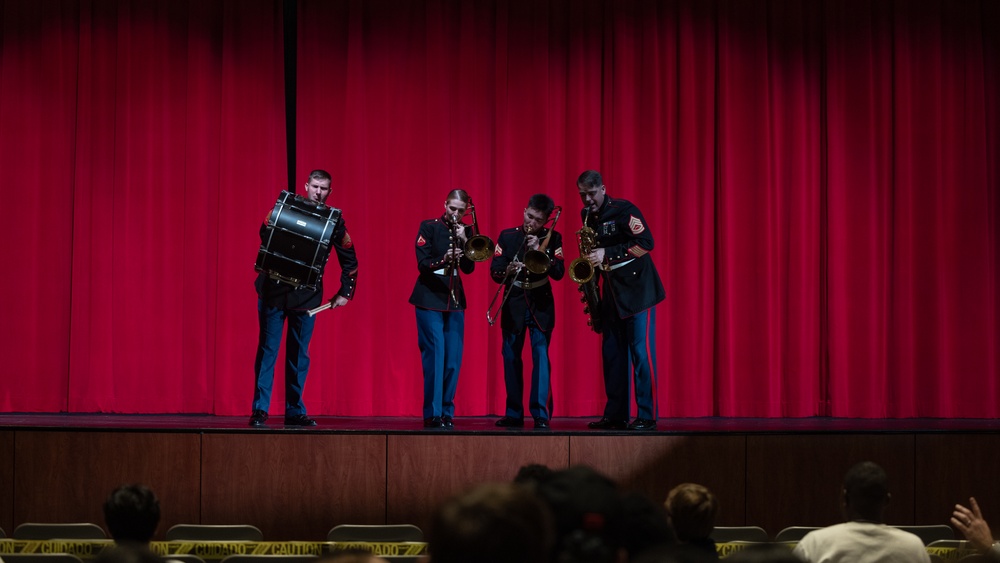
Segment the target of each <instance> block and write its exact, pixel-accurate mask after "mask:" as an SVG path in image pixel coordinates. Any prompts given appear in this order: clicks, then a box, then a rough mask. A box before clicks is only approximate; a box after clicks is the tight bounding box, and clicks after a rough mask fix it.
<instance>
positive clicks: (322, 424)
mask: <svg viewBox="0 0 1000 563" xmlns="http://www.w3.org/2000/svg"><path fill="white" fill-rule="evenodd" d="M314 418H315V419H316V421H317V422H318V423H319V424H318V426H316V427H312V428H300V427H285V426H284V425H283V424H282V417H281V416H280V415H278V416H272V417H271V419H270V420H269V421H268V425H267V426H266V427H264V428H251V427H249V426H247V421H248V417H247V416H212V415H195V414H190V415H181V414H66V413H20V414H19V413H4V414H0V430H54V429H58V430H74V429H79V430H88V431H94V430H114V431H142V432H157V431H162V432H175V433H176V432H181V433H183V432H197V433H216V432H220V433H233V432H249V433H275V432H280V433H319V434H414V433H417V434H477V435H502V436H509V435H512V434H514V435H516V434H528V435H555V436H559V435H647V434H649V435H692V434H704V435H713V434H734V433H735V434H845V433H848V434H850V433H864V434H871V433H890V434H891V433H906V434H924V433H927V434H934V433H996V432H1000V420H998V419H930V418H919V419H917V418H909V419H848V418H820V417H814V418H721V417H706V418H661V419H659V420H658V421H657V429H656V430H655V431H653V432H634V431H628V430H621V431H615V430H591V429H589V428H587V423H588V422H591V421H593V420H596V418H591V417H587V418H559V417H557V418H555V419H553V420H552V422H551V427H550V428H548V429H535V428H533V427H532V423H531V419H530V418H529V419H527V420H526V421H525V427H524V428H498V427H496V426H495V425H494V422H495V421H496V420H497V419H498V418H499V417H495V416H491V417H458V418H456V419H455V428H454V429H448V430H443V429H427V428H424V427H423V425H422V422H421V420H420V419H419V418H404V417H337V416H317V417H314Z"/></svg>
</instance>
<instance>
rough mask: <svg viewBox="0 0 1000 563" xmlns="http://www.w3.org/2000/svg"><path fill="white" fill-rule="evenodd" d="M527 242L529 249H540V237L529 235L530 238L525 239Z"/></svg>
mask: <svg viewBox="0 0 1000 563" xmlns="http://www.w3.org/2000/svg"><path fill="white" fill-rule="evenodd" d="M525 244H526V245H527V246H528V250H538V237H537V236H535V235H528V238H526V239H525Z"/></svg>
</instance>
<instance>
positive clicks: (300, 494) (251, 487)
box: [202, 433, 386, 541]
mask: <svg viewBox="0 0 1000 563" xmlns="http://www.w3.org/2000/svg"><path fill="white" fill-rule="evenodd" d="M385 444H386V437H385V436H384V435H344V434H308V433H304V434H274V433H268V434H253V433H251V434H207V435H205V437H204V473H203V478H202V523H204V524H253V525H255V526H257V527H258V528H260V529H261V531H262V532H263V533H264V539H265V540H267V541H282V540H307V541H325V540H326V533H327V532H328V531H329V530H330V528H332V527H334V526H336V525H337V524H348V523H350V524H381V523H383V522H385V484H386V472H385V464H386V462H385V460H386V445H385Z"/></svg>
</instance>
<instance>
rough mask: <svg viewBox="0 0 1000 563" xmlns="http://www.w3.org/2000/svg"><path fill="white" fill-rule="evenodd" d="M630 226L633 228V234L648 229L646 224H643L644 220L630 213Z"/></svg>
mask: <svg viewBox="0 0 1000 563" xmlns="http://www.w3.org/2000/svg"><path fill="white" fill-rule="evenodd" d="M628 228H629V229H631V230H632V234H633V235H637V234H639V233H641V232H643V231H645V230H646V225H643V224H642V220H641V219H639V218H638V217H636V216H635V215H629V216H628Z"/></svg>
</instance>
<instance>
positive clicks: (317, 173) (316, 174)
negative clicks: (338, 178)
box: [309, 168, 333, 182]
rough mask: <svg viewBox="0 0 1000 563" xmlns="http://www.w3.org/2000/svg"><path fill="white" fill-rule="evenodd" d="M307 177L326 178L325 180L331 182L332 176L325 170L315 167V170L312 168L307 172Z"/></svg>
mask: <svg viewBox="0 0 1000 563" xmlns="http://www.w3.org/2000/svg"><path fill="white" fill-rule="evenodd" d="M309 179H310V180H326V181H327V182H332V181H333V177H332V176H330V173H329V172H327V171H326V170H321V169H319V168H317V169H316V170H313V171H312V172H310V173H309Z"/></svg>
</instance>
